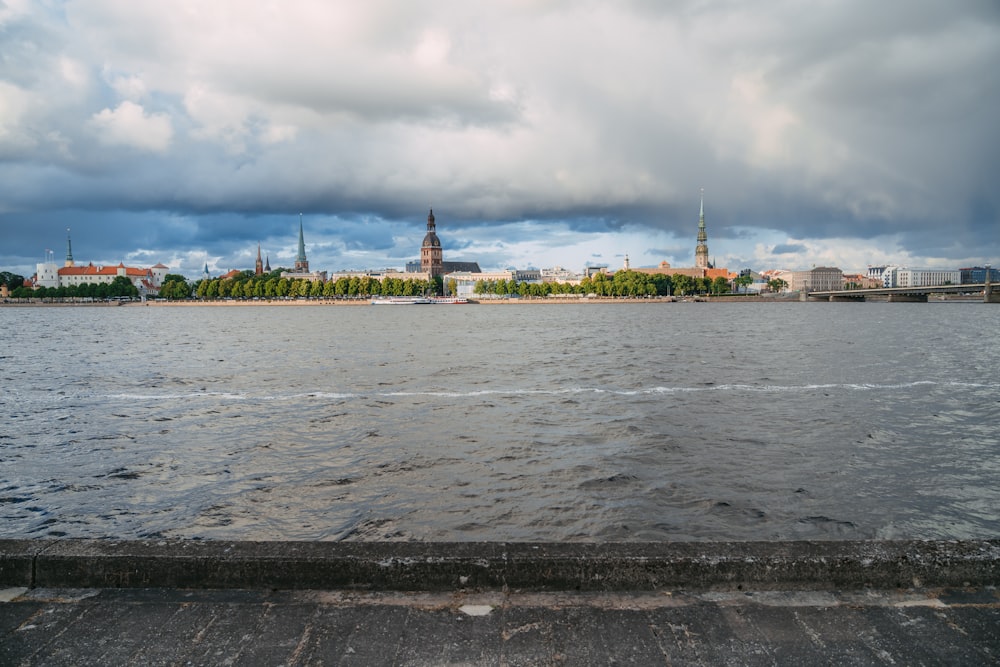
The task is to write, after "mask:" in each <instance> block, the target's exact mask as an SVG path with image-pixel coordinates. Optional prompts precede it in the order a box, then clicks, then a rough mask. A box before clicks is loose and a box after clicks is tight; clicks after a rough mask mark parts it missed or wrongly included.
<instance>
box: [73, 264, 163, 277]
mask: <svg viewBox="0 0 1000 667" xmlns="http://www.w3.org/2000/svg"><path fill="white" fill-rule="evenodd" d="M120 268H124V269H125V275H126V276H129V277H136V278H140V277H144V276H146V275H147V274H148V273H149V270H148V269H137V268H136V267H134V266H125V265H124V264H119V265H118V266H94V265H93V263H91V264H88V265H87V266H64V267H62V268H60V269H58V270H57V273H58V274H59V275H60V276H117V275H118V269H120Z"/></svg>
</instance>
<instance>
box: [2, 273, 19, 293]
mask: <svg viewBox="0 0 1000 667" xmlns="http://www.w3.org/2000/svg"><path fill="white" fill-rule="evenodd" d="M0 285H6V286H7V289H9V290H11V291H13V290H15V289H17V288H18V287H23V286H24V276H19V275H17V274H16V273H11V272H10V271H0Z"/></svg>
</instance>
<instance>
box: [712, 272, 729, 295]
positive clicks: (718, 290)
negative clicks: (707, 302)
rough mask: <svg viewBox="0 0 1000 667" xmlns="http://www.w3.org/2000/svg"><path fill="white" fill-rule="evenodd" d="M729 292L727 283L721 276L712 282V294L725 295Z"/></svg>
mask: <svg viewBox="0 0 1000 667" xmlns="http://www.w3.org/2000/svg"><path fill="white" fill-rule="evenodd" d="M728 291H729V281H728V280H726V279H725V278H724V277H723V276H717V277H716V278H715V280H713V281H712V294H725V293H726V292H728Z"/></svg>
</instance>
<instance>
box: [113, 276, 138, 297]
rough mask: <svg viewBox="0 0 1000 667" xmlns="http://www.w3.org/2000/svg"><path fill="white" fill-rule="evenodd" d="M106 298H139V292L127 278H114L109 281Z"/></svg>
mask: <svg viewBox="0 0 1000 667" xmlns="http://www.w3.org/2000/svg"><path fill="white" fill-rule="evenodd" d="M107 296H111V297H119V296H128V297H133V296H139V290H138V288H136V286H135V285H133V284H132V281H131V280H129V279H128V278H127V277H125V276H115V279H114V280H112V281H111V284H110V285H108V289H107Z"/></svg>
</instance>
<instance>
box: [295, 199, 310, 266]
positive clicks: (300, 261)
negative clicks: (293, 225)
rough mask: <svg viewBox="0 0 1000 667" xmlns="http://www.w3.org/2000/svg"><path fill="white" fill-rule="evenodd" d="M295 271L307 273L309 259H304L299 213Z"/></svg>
mask: <svg viewBox="0 0 1000 667" xmlns="http://www.w3.org/2000/svg"><path fill="white" fill-rule="evenodd" d="M295 272H296V273H309V260H307V259H306V240H305V236H303V234H302V214H301V213H299V254H298V255H297V256H296V257H295Z"/></svg>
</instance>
